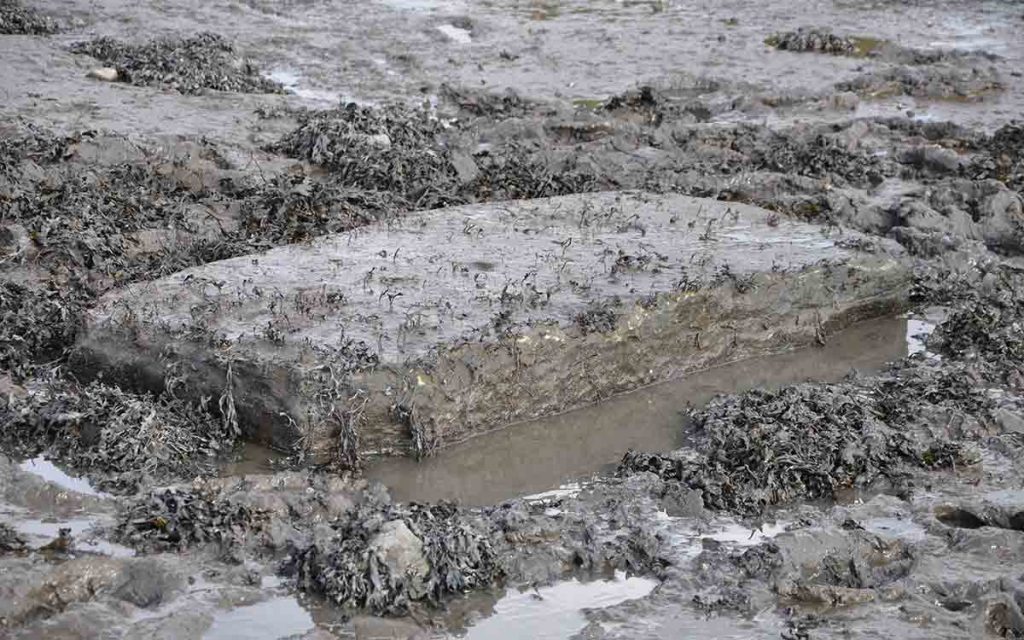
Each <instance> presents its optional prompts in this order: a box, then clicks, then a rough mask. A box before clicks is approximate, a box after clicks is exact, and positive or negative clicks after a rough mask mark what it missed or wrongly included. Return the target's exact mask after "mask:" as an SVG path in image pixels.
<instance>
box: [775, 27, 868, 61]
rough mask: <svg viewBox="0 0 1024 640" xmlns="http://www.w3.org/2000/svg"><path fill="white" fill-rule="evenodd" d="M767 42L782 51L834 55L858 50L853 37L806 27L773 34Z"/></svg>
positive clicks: (849, 53)
mask: <svg viewBox="0 0 1024 640" xmlns="http://www.w3.org/2000/svg"><path fill="white" fill-rule="evenodd" d="M765 42H766V43H767V44H768V45H769V46H772V47H775V48H776V49H780V50H782V51H798V52H805V51H813V52H816V53H830V54H832V55H852V54H854V53H856V52H857V44H856V42H854V41H853V40H852V39H851V38H846V37H843V36H837V35H836V34H834V33H832V32H831V31H827V30H823V29H811V28H806V27H801V28H799V29H797V30H796V31H785V32H781V33H776V34H773V35H771V36H769V37H768V39H767V40H766V41H765Z"/></svg>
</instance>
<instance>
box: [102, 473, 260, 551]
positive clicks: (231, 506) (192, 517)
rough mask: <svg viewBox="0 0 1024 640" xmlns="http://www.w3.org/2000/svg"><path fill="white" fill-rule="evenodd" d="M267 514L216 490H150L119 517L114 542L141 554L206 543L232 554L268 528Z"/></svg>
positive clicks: (200, 488) (132, 502)
mask: <svg viewBox="0 0 1024 640" xmlns="http://www.w3.org/2000/svg"><path fill="white" fill-rule="evenodd" d="M267 520H268V516H267V513H266V512H265V511H263V510H261V509H257V508H253V507H250V506H248V505H245V504H241V503H239V502H237V501H233V500H229V499H226V498H224V497H222V496H221V495H220V494H219V492H218V491H216V490H212V489H206V488H203V487H199V488H196V489H179V488H167V489H155V490H151V491H149V492H148V493H146V494H143V495H140V496H138V497H136V498H134V499H133V500H132V501H131V502H130V503H129V504H128V505H127V507H126V508H125V509H124V511H123V512H122V514H121V516H120V521H119V524H118V526H117V530H116V535H117V538H118V539H119V540H121V541H122V542H124V543H126V544H129V545H131V546H133V547H136V548H138V549H142V550H146V551H168V550H177V551H182V550H184V549H186V548H188V547H193V546H200V545H206V544H215V545H218V546H219V547H220V548H221V549H222V550H224V551H231V550H232V549H233V548H236V547H238V546H239V545H241V544H242V543H243V542H244V541H245V540H247V539H248V538H249V536H251V535H255V534H258V533H259V532H261V531H262V530H263V529H264V527H265V526H266V524H267Z"/></svg>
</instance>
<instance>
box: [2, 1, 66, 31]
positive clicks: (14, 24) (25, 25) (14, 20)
mask: <svg viewBox="0 0 1024 640" xmlns="http://www.w3.org/2000/svg"><path fill="white" fill-rule="evenodd" d="M59 30H60V27H59V26H58V25H57V23H56V22H55V21H54V20H53V18H50V17H48V16H44V15H41V14H40V13H38V12H37V11H35V10H34V9H29V8H28V7H25V6H24V5H22V4H21V2H19V1H18V0H0V34H4V35H29V36H46V35H50V34H53V33H57V31H59Z"/></svg>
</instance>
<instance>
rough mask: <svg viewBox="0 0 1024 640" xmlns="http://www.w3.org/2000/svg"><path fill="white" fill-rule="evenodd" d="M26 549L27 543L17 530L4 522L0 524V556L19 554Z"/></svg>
mask: <svg viewBox="0 0 1024 640" xmlns="http://www.w3.org/2000/svg"><path fill="white" fill-rule="evenodd" d="M27 549H28V542H27V541H26V540H25V538H24V537H23V536H22V535H21V534H20V533H18V530H17V529H15V528H14V527H12V526H10V525H9V524H7V523H6V522H0V555H3V554H7V553H21V552H23V551H26V550H27Z"/></svg>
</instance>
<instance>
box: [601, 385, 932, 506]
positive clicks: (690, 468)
mask: <svg viewBox="0 0 1024 640" xmlns="http://www.w3.org/2000/svg"><path fill="white" fill-rule="evenodd" d="M694 418H695V422H696V426H697V428H698V435H697V437H698V438H699V444H698V445H697V452H696V454H695V455H689V456H685V455H678V454H677V455H669V456H662V455H657V454H643V453H637V452H629V453H627V454H626V456H625V457H624V459H623V462H622V464H621V466H620V471H622V472H627V473H635V472H640V471H651V472H654V473H656V474H657V475H659V476H661V477H662V478H666V479H670V480H678V481H680V482H682V483H683V484H684V485H686V486H688V487H690V488H692V489H697V490H700V491H701V492H702V493H703V498H704V505H705V506H706V507H707V508H710V509H715V510H728V511H734V512H738V513H741V514H744V515H756V514H759V513H760V512H761V511H762V510H763V509H764V508H766V507H768V506H771V505H775V504H780V503H785V502H790V501H793V500H796V499H805V498H809V499H816V498H827V497H832V496H833V495H834V494H835V493H836V491H838V490H839V489H841V488H844V487H851V486H866V485H869V484H871V483H872V482H873V481H875V480H876V479H878V478H881V477H885V476H888V475H890V474H893V473H894V472H896V471H897V469H898V468H899V465H900V464H901V463H904V462H907V461H916V460H920V459H921V455H922V454H921V452H920V451H918V447H917V446H915V443H914V441H913V440H912V439H911V438H910V437H909V436H908V435H906V434H904V433H902V432H901V431H899V430H898V429H894V428H892V427H891V426H889V425H887V424H886V423H885V422H883V421H881V420H879V419H878V418H877V417H876V415H875V413H874V412H873V411H872V410H871V404H870V396H869V394H867V393H865V391H864V390H862V389H858V388H857V387H855V386H853V385H797V386H791V387H786V388H784V389H782V390H780V391H778V392H770V391H761V390H754V391H750V392H748V393H745V394H742V395H739V396H724V397H720V398H717V399H716V400H713V401H712V402H711V403H710V404H709V405H708V406H707V408H705V409H704V410H702V411H700V412H697V413H696V414H695V416H694Z"/></svg>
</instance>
